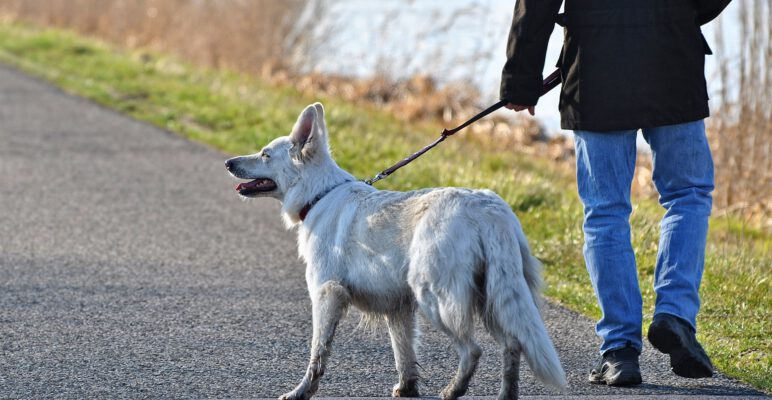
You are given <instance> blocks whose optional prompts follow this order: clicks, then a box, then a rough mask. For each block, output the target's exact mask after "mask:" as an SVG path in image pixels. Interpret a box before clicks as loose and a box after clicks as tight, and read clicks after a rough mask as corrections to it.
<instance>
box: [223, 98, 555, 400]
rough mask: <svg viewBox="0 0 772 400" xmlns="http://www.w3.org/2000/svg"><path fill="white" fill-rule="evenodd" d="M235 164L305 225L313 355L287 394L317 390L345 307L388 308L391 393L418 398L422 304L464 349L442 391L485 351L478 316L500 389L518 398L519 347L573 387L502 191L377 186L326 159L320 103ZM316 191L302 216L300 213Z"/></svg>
mask: <svg viewBox="0 0 772 400" xmlns="http://www.w3.org/2000/svg"><path fill="white" fill-rule="evenodd" d="M266 154H267V155H268V156H269V158H266V157H265V155H266ZM229 162H230V163H231V164H230V169H231V172H232V173H233V174H234V175H235V176H236V177H238V178H243V179H256V178H269V179H272V180H273V181H274V182H275V183H276V185H277V189H276V190H273V191H272V192H268V193H264V194H262V195H265V196H271V197H275V198H277V199H279V200H280V201H281V202H282V206H283V207H282V215H283V217H284V220H285V222H286V224H287V226H288V227H292V226H297V227H298V247H299V253H300V256H301V257H302V259H303V260H305V262H306V265H307V267H306V281H307V284H308V290H309V293H310V296H311V300H312V309H313V326H314V328H313V331H314V332H313V339H312V350H311V362H310V364H309V367H308V370H307V372H306V375H305V376H304V378H303V380H302V381H301V383H300V385H298V387H297V388H295V390H294V391H292V392H290V393H288V394H286V395H284V396H282V398H284V399H296V398H302V399H305V398H309V397H310V396H312V395H313V394H314V393H315V391H316V389H317V387H318V383H319V377H320V376H321V374H322V373H323V372H324V366H325V363H326V360H327V357H328V355H329V349H330V345H331V342H332V337H333V335H334V331H335V327H336V326H337V323H338V321H339V319H340V318H341V316H342V315H343V313H344V311H345V309H346V308H347V307H348V306H349V305H354V306H356V307H357V308H359V309H360V310H362V311H363V312H365V313H370V314H375V315H380V316H385V317H386V320H387V323H388V327H389V333H390V335H391V338H392V345H393V348H394V353H395V361H396V365H397V371H398V373H399V382H398V383H397V385H396V386H395V387H394V395H395V396H417V395H418V389H417V381H418V371H417V369H416V356H415V351H414V342H415V336H416V332H415V329H416V324H415V320H414V318H415V317H414V311H415V310H416V309H420V310H421V311H422V312H423V314H424V315H425V316H426V317H427V319H428V320H429V321H431V322H432V323H433V324H434V326H436V327H437V328H438V329H439V330H441V331H443V332H445V333H446V334H447V335H448V336H449V337H450V338H451V339H452V340H453V342H454V344H455V345H456V348H457V351H458V353H459V357H460V363H459V368H458V371H457V373H456V376H455V377H454V378H453V380H452V381H451V383H450V384H449V385H448V386H447V387H446V388H445V389H444V390H443V391H442V393H441V396H442V397H443V398H445V399H453V398H457V397H459V396H461V395H463V394H464V393H465V392H466V389H467V386H468V383H469V379H470V378H471V376H472V374H473V373H474V370H475V367H476V365H477V359H478V358H479V356H480V348H479V347H478V346H477V344H476V343H475V342H474V338H473V332H474V329H473V326H474V317H475V315H478V316H479V317H480V318H481V319H482V321H483V322H484V324H485V326H486V327H487V329H488V330H489V331H490V332H491V334H492V335H493V337H494V338H495V339H496V340H497V341H498V342H499V343H500V344H501V345H502V346H503V349H504V350H503V357H504V368H503V375H504V379H503V382H502V387H501V393H500V398H517V395H518V385H517V380H518V371H519V360H520V352H521V351H522V352H523V353H524V355H525V358H526V360H527V361H528V364H529V365H530V366H531V369H532V370H533V372H534V374H535V375H536V376H537V377H538V378H539V379H540V380H541V381H542V382H544V383H546V384H548V385H550V386H553V387H557V388H565V386H566V378H565V373H564V372H563V369H562V367H561V365H560V361H559V360H558V356H557V354H556V352H555V349H554V347H553V345H552V342H551V341H550V339H549V336H548V335H547V332H546V330H545V327H544V323H543V322H542V320H541V316H540V315H539V311H538V307H537V304H538V302H539V285H540V282H541V278H540V264H539V262H538V261H537V260H536V258H534V257H533V256H532V255H531V253H530V250H529V247H528V242H527V241H526V238H525V235H524V234H523V230H522V228H521V226H520V223H519V221H518V220H517V218H516V217H515V215H514V213H513V212H512V210H511V209H510V208H509V206H508V205H507V204H506V203H505V202H504V201H503V200H502V199H501V198H500V197H498V196H497V195H496V194H494V193H493V192H491V191H488V190H469V189H459V188H437V189H425V190H418V191H412V192H405V193H403V192H391V191H379V190H377V189H375V188H373V187H371V186H368V185H366V184H364V183H362V182H359V181H357V180H356V179H355V178H354V177H353V176H351V175H350V174H349V173H347V172H345V171H344V170H342V169H341V168H340V167H338V166H337V164H336V163H335V161H333V159H332V158H331V157H330V153H329V149H328V144H327V129H326V127H325V123H324V110H323V108H322V106H321V104H319V103H317V104H314V105H311V106H308V107H307V108H306V109H305V110H304V111H303V113H302V114H301V115H300V117H299V118H298V122H297V123H296V124H295V127H294V128H293V131H292V133H291V134H290V135H289V136H287V137H281V138H278V139H275V140H274V141H273V142H271V143H270V144H269V145H268V146H266V147H265V148H264V149H263V150H262V151H261V152H260V153H257V154H255V155H251V156H245V157H237V158H234V159H231V160H229ZM325 193H326V194H325ZM320 195H323V197H321V199H320V200H319V201H318V202H317V203H316V204H314V205H313V207H312V208H311V210H310V212H309V213H308V215H307V217H306V219H305V220H304V221H303V222H302V223H301V221H300V218H299V213H300V210H301V209H302V208H303V207H304V206H305V205H306V204H309V203H311V202H312V201H314V199H315V198H317V197H318V196H320Z"/></svg>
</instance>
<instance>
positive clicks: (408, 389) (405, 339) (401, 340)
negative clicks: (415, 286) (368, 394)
mask: <svg viewBox="0 0 772 400" xmlns="http://www.w3.org/2000/svg"><path fill="white" fill-rule="evenodd" d="M386 322H387V323H388V325H389V335H390V336H391V347H392V348H393V349H394V361H396V364H397V372H398V373H399V382H398V383H397V384H396V385H395V386H394V389H393V390H392V396H394V397H420V394H419V393H418V378H419V376H418V369H417V368H416V367H417V365H418V364H417V362H416V356H415V348H414V346H415V335H416V331H415V314H414V313H413V309H412V308H409V309H406V310H402V311H401V312H398V313H395V314H392V315H389V316H388V317H387V318H386Z"/></svg>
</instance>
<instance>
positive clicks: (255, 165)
mask: <svg viewBox="0 0 772 400" xmlns="http://www.w3.org/2000/svg"><path fill="white" fill-rule="evenodd" d="M329 161H331V158H330V155H329V147H328V144H327V128H326V126H325V123H324V108H323V107H322V105H321V104H320V103H315V104H312V105H310V106H308V107H306V109H305V110H303V112H302V113H301V114H300V116H299V117H298V120H297V122H296V123H295V126H294V127H293V128H292V132H291V133H290V134H289V136H283V137H280V138H277V139H274V140H273V141H272V142H271V143H269V144H268V145H267V146H265V147H264V148H263V149H262V150H261V151H260V152H259V153H256V154H252V155H248V156H240V157H234V158H231V159H229V160H227V161H226V162H225V167H226V168H227V169H228V171H229V172H230V173H231V175H233V176H235V177H236V178H239V179H245V180H248V182H242V183H240V184H238V186H236V190H237V191H238V193H239V194H240V195H241V196H244V197H273V198H276V199H279V200H281V201H282V202H284V200H285V198H286V197H287V195H288V193H290V192H291V191H292V190H293V188H295V187H296V186H298V184H299V183H300V182H301V181H302V180H303V179H302V178H303V177H304V175H307V174H308V170H310V169H316V170H320V169H322V170H323V168H318V167H320V166H321V165H323V164H324V163H325V162H329ZM313 167H317V168H313Z"/></svg>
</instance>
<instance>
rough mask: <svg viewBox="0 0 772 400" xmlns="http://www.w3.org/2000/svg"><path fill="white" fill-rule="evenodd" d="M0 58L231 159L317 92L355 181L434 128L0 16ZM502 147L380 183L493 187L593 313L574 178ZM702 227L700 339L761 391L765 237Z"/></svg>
mask: <svg viewBox="0 0 772 400" xmlns="http://www.w3.org/2000/svg"><path fill="white" fill-rule="evenodd" d="M0 62H5V63H8V64H11V65H14V66H16V67H17V68H20V69H22V70H24V71H27V72H29V73H32V74H34V75H37V76H40V77H42V78H44V79H46V80H49V81H51V82H53V83H55V84H56V85H58V86H60V87H62V88H64V89H65V90H67V91H69V92H72V93H74V94H77V95H80V96H84V97H87V98H89V99H92V100H94V101H96V102H98V103H101V104H104V105H107V106H109V107H111V108H114V109H116V110H119V111H121V112H124V113H126V114H128V115H131V116H133V117H135V118H138V119H141V120H145V121H149V122H151V123H153V124H156V125H158V126H160V127H163V128H166V129H169V130H171V131H173V132H176V133H177V134H180V135H182V136H185V137H188V138H191V139H193V140H197V141H201V142H203V143H207V144H209V145H211V146H214V147H216V148H219V149H222V150H224V151H226V152H228V153H233V154H244V153H251V152H254V151H256V150H257V149H259V148H260V147H261V146H262V145H263V144H265V143H267V142H268V141H269V140H270V139H272V138H274V137H276V136H279V135H285V134H287V132H288V131H289V129H290V128H291V126H292V124H293V123H294V121H295V118H296V116H297V114H298V113H299V112H300V111H301V110H302V109H303V107H304V106H305V105H307V104H309V103H311V102H313V101H316V100H322V101H323V102H324V103H325V106H326V108H327V116H328V126H329V128H330V131H331V141H332V147H333V154H334V156H335V157H336V159H337V161H338V162H339V164H340V165H341V166H342V167H343V168H345V169H347V170H349V171H351V172H352V173H353V174H355V175H357V176H359V177H362V178H366V177H370V176H372V175H373V174H375V173H376V172H378V171H380V170H382V169H383V168H385V167H387V166H389V165H391V164H392V163H393V162H396V161H397V160H399V159H401V158H402V157H404V156H405V155H407V154H410V153H412V152H413V151H415V150H416V149H418V148H419V147H420V146H423V145H424V144H426V143H428V142H429V141H430V140H432V139H433V138H434V137H436V135H437V134H438V132H439V131H440V130H441V129H440V126H439V125H436V124H432V123H424V124H414V125H408V124H405V123H402V122H399V121H397V120H396V119H394V118H393V117H392V116H390V115H388V114H386V113H384V112H382V111H380V110H378V109H376V108H372V107H368V106H362V105H355V104H350V103H346V102H342V101H339V100H337V99H331V98H322V99H315V98H307V97H304V96H303V95H301V94H299V93H298V92H297V91H295V90H294V89H292V88H289V87H277V86H271V85H268V84H266V83H264V82H262V81H260V80H259V79H256V78H254V77H249V76H245V75H241V74H236V73H233V72H227V71H213V70H207V69H203V68H199V67H194V66H191V65H188V64H185V63H183V62H180V61H178V60H175V59H174V58H171V57H167V56H163V55H158V54H154V53H148V52H144V51H127V50H122V49H116V48H114V47H111V46H109V45H106V44H104V43H102V42H98V41H95V40H91V39H85V38H82V37H79V36H76V35H74V34H71V33H67V32H62V31H57V30H45V29H39V28H34V27H31V26H26V25H18V24H8V23H0ZM502 147H503V146H499V145H498V143H495V142H494V141H492V140H490V139H485V138H480V137H476V138H475V137H470V136H467V135H464V134H462V135H458V136H455V137H454V138H453V139H452V140H448V141H446V142H445V143H443V144H442V146H440V147H438V148H437V149H436V150H433V151H432V152H431V153H430V154H428V155H426V156H424V157H422V158H421V159H420V160H419V161H416V162H415V163H413V164H411V166H410V167H409V168H405V169H402V170H400V171H399V172H398V173H396V174H395V175H393V176H392V177H390V178H389V179H387V180H385V181H382V182H380V183H378V184H377V185H378V186H379V187H380V188H384V189H398V190H409V189H415V188H421V187H428V186H440V185H456V186H467V187H486V188H490V189H492V190H495V191H496V192H498V193H499V194H500V195H501V196H502V197H503V198H504V199H505V200H506V201H507V202H508V203H509V204H510V205H511V206H512V208H513V209H514V210H515V211H516V212H517V213H518V216H519V218H520V219H521V221H522V223H523V226H524V228H525V230H526V233H527V234H528V236H529V238H530V241H531V244H532V246H533V247H534V251H535V253H536V254H537V256H538V257H539V258H541V259H543V260H544V262H545V279H546V282H547V288H546V294H547V295H548V296H549V297H550V298H551V299H552V300H553V301H556V302H558V303H560V304H563V305H565V306H567V307H569V308H572V309H575V310H578V311H579V312H582V313H584V314H586V315H588V316H590V317H593V318H596V317H598V315H599V311H598V308H597V306H596V304H595V297H594V294H593V290H592V287H591V285H590V282H589V279H588V277H587V273H586V271H585V269H584V263H583V261H582V254H581V249H582V240H583V239H582V231H581V219H582V217H581V215H582V210H581V206H580V204H579V201H578V199H577V196H576V194H575V192H576V189H575V183H574V182H573V178H572V176H571V173H570V172H568V171H564V170H561V169H559V168H556V167H555V166H554V165H552V164H551V163H549V162H547V161H544V160H540V159H534V158H532V157H528V156H526V155H523V154H520V153H517V151H516V149H511V148H502ZM661 213H662V211H661V209H660V208H659V206H658V205H657V204H656V203H654V202H652V201H649V200H637V201H636V207H635V210H634V212H633V216H632V219H631V222H632V225H633V232H634V236H633V244H634V247H635V250H636V255H637V261H638V265H639V278H640V282H641V288H642V290H643V295H644V302H645V303H644V307H645V308H644V310H645V313H646V315H645V319H646V323H648V321H649V320H650V318H651V312H652V311H653V300H654V294H653V290H652V279H653V269H654V268H653V265H654V261H655V258H656V251H657V235H658V230H659V225H658V224H659V222H658V221H659V218H660V217H661ZM711 224H712V225H711V236H710V242H709V245H708V249H707V266H706V270H705V275H704V280H703V286H702V292H701V294H702V298H703V308H702V312H701V314H700V318H699V327H700V329H699V331H700V332H699V336H700V340H701V341H702V342H703V343H704V344H705V345H706V347H707V349H708V352H709V353H710V354H711V355H712V356H713V360H714V362H715V364H716V365H717V366H718V368H719V369H720V370H721V371H723V372H724V373H726V374H728V375H730V376H733V377H737V378H739V379H741V380H744V381H746V382H748V383H750V384H752V385H754V386H755V387H757V388H760V389H762V390H764V391H767V392H770V391H772V380H771V379H772V378H771V377H772V358H770V348H772V346H771V345H772V343H771V342H772V329H770V324H769V321H770V320H772V316H770V298H771V297H770V281H769V279H768V277H769V275H770V272H772V271H771V269H772V268H771V266H772V237H771V236H770V234H769V232H763V231H759V230H755V229H752V228H749V227H746V226H743V224H742V223H741V222H739V221H738V220H736V219H730V218H718V219H714V220H712V222H711Z"/></svg>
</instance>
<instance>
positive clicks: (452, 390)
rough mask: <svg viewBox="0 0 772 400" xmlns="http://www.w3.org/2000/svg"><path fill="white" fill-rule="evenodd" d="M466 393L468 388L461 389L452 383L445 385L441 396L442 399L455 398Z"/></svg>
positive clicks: (452, 399) (450, 399)
mask: <svg viewBox="0 0 772 400" xmlns="http://www.w3.org/2000/svg"><path fill="white" fill-rule="evenodd" d="M465 393H466V389H463V390H462V389H459V388H457V387H456V386H455V385H453V384H450V385H448V386H445V388H444V389H442V391H441V392H440V398H441V399H442V400H455V399H457V398H459V397H461V396H463V395H464V394H465Z"/></svg>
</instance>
